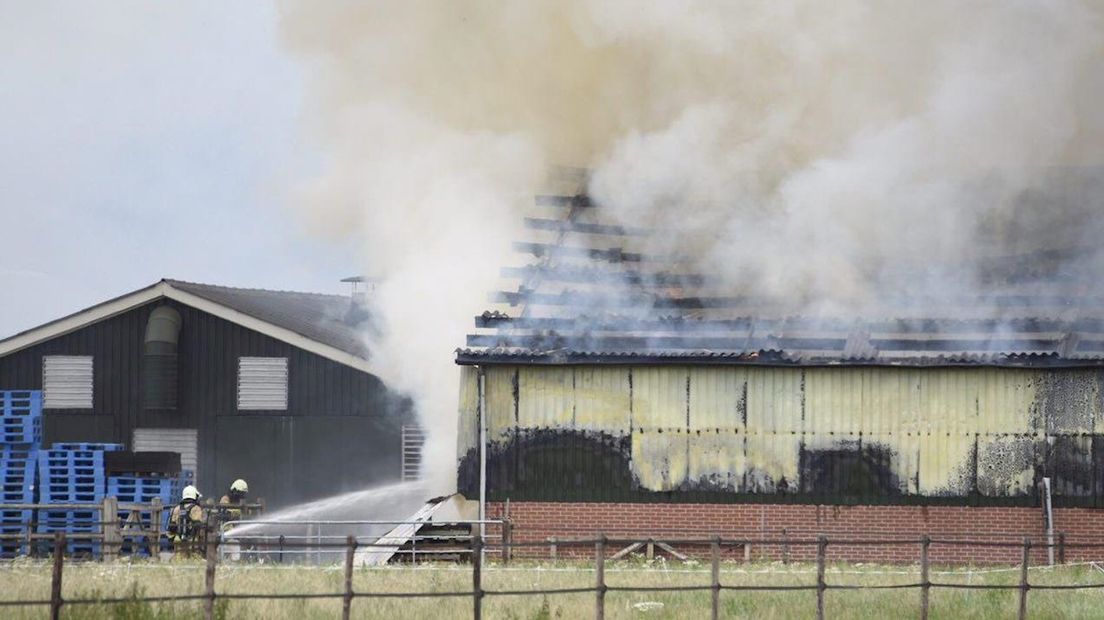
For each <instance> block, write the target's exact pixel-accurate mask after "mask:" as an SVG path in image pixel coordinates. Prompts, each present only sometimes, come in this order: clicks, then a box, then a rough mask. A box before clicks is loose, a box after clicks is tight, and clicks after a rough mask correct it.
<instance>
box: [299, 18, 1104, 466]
mask: <svg viewBox="0 0 1104 620" xmlns="http://www.w3.org/2000/svg"><path fill="white" fill-rule="evenodd" d="M1101 13H1102V7H1101V5H1100V3H1097V2H1077V1H1060V0H1056V1H1052V2H1026V1H1025V2H1017V1H1012V2H1007V1H1003V2H970V3H963V2H939V1H935V2H924V3H920V2H879V3H871V2H859V1H846V0H844V1H840V2H831V3H824V2H785V3H748V2H695V1H683V2H662V1H661V2H632V1H629V0H608V1H604V2H583V1H580V0H542V1H537V0H534V1H529V2H490V1H475V2H463V3H457V2H445V1H439V0H412V1H409V2H393V3H377V2H364V3H359V2H348V3H332V4H331V3H325V4H318V3H307V2H303V1H301V0H295V1H289V2H286V3H284V4H283V25H284V34H285V37H286V41H287V45H288V46H289V48H290V49H292V50H293V51H294V52H295V53H297V54H300V55H301V56H302V57H303V58H304V60H305V62H306V63H307V66H308V67H309V69H310V72H311V74H312V76H313V84H312V91H311V98H310V101H309V102H308V105H309V107H310V109H311V110H312V112H311V115H310V118H309V125H310V130H311V132H312V135H314V136H316V137H317V139H318V140H319V141H320V142H321V144H322V146H323V147H324V148H325V150H326V152H327V153H328V154H329V159H328V160H327V161H326V162H325V164H324V167H323V170H322V171H321V172H320V174H318V175H317V176H314V177H312V178H308V179H304V180H303V190H302V204H303V205H304V207H303V208H304V210H305V211H306V212H307V213H309V219H310V221H311V222H312V225H313V226H315V227H317V228H318V229H319V230H320V231H322V232H325V233H328V234H349V235H356V236H358V237H359V238H362V239H363V247H364V250H365V258H364V265H365V271H366V272H367V273H369V274H370V275H379V276H381V277H382V278H383V284H382V285H381V287H380V289H379V290H378V292H377V294H376V295H375V298H374V299H373V304H374V305H375V310H376V312H377V315H378V316H380V317H382V320H383V322H384V323H385V329H384V330H383V331H382V333H381V335H379V336H373V337H372V340H373V342H372V343H371V345H372V347H373V350H374V351H375V355H376V358H375V359H376V360H378V364H379V372H380V375H381V376H382V377H383V378H384V379H385V380H388V381H390V382H391V383H392V384H393V385H395V386H397V387H399V388H400V389H403V390H406V391H409V392H410V393H411V394H412V395H413V396H414V398H415V401H416V403H417V406H418V409H419V412H420V414H421V415H422V416H423V419H424V420H425V422H426V424H427V426H428V428H429V429H430V430H431V431H433V432H434V435H433V438H432V444H431V445H432V451H433V452H434V453H435V454H440V455H441V457H442V458H441V459H440V460H438V461H435V462H436V463H437V464H438V465H439V467H437V470H439V472H440V480H441V481H442V482H441V483H440V484H441V485H442V486H447V485H448V484H449V481H450V480H451V471H452V468H453V463H454V460H453V454H452V446H453V445H455V442H454V440H453V437H454V434H453V433H454V430H455V406H456V405H455V403H456V393H457V390H456V377H457V372H456V370H455V369H454V368H453V366H452V364H451V359H450V356H449V351H450V350H451V349H452V348H453V347H455V346H457V345H459V344H461V343H462V342H463V336H464V333H465V332H466V331H468V330H469V327H470V321H471V316H472V315H473V314H475V313H477V312H478V311H479V310H481V309H482V308H483V306H484V305H485V296H484V295H485V292H486V291H487V290H490V289H491V288H493V285H494V282H495V279H496V276H497V270H498V267H499V266H501V265H502V264H503V263H505V262H508V257H509V242H510V240H511V239H513V238H516V237H517V236H518V230H517V227H518V225H519V223H520V219H521V218H520V213H521V212H522V211H523V210H524V209H525V208H526V207H527V206H528V205H531V203H532V201H531V195H532V194H533V193H536V192H537V191H538V190H539V185H540V184H541V179H542V174H543V171H544V170H546V168H547V166H549V165H553V164H559V165H569V166H578V167H583V168H587V169H589V170H590V172H591V174H590V177H589V179H590V180H589V187H588V190H589V193H590V194H591V195H592V196H593V197H594V198H595V200H596V201H597V202H598V203H599V204H601V205H602V207H603V213H604V217H606V218H611V219H613V220H615V221H619V222H621V223H623V224H626V225H631V226H641V227H649V228H655V229H659V230H662V231H663V234H662V235H657V236H653V237H649V238H648V239H649V241H647V242H645V247H644V248H643V250H644V251H647V252H650V253H656V254H677V255H678V256H679V257H680V261H681V265H680V268H682V269H685V270H687V271H694V272H703V273H709V274H715V275H716V276H717V278H719V281H720V285H719V286H718V289H719V290H726V291H729V293H730V294H732V293H733V292H747V291H754V292H755V293H756V294H760V295H763V296H766V297H769V298H773V299H776V300H779V303H780V304H781V306H782V311H785V312H792V313H803V314H809V315H833V314H837V315H838V314H841V313H846V314H855V313H865V314H878V313H884V312H889V311H890V310H887V309H886V308H885V307H884V306H885V303H886V300H892V299H896V298H905V299H909V300H916V299H921V300H922V299H931V298H933V297H940V296H946V295H949V294H958V293H961V294H971V295H972V294H975V293H976V292H977V291H980V290H983V289H984V290H988V289H991V288H994V287H996V288H1000V287H1007V286H1011V285H1014V283H1013V284H1009V282H1010V281H1009V279H1008V278H1006V277H1004V276H1002V275H1001V274H1000V273H999V270H997V271H994V269H992V268H991V267H992V265H994V264H1000V261H999V260H998V258H999V257H1004V256H1007V255H1020V256H1024V257H1026V258H1025V259H1024V260H1026V261H1029V262H1030V261H1031V260H1032V258H1031V257H1032V256H1036V255H1037V254H1038V253H1039V252H1043V251H1047V250H1049V249H1053V248H1060V249H1062V250H1063V253H1061V254H1060V255H1058V258H1057V259H1056V260H1053V261H1051V263H1053V264H1052V265H1050V266H1049V267H1048V269H1049V272H1048V273H1049V274H1050V275H1054V274H1059V275H1061V274H1069V273H1082V274H1083V273H1090V274H1092V273H1099V269H1098V268H1099V266H1100V264H1101V261H1100V256H1099V253H1098V252H1097V251H1096V250H1095V247H1096V246H1097V245H1098V243H1097V241H1096V239H1097V238H1098V234H1099V233H1100V232H1101V227H1102V226H1101V220H1102V217H1101V215H1100V213H1101V195H1102V193H1101V191H1100V190H1101V188H1102V187H1104V184H1102V183H1101V181H1100V178H1101V175H1100V174H1099V173H1098V171H1097V169H1096V168H1095V166H1098V165H1100V164H1101V163H1102V162H1104V157H1102V155H1104V153H1102V151H1104V114H1101V113H1100V112H1099V109H1100V106H1099V102H1100V101H1101V100H1104V98H1102V95H1104V72H1101V71H1100V70H1099V59H1100V58H1101V57H1104V56H1102V53H1104V30H1102V24H1101V18H1102V15H1101ZM1086 248H1088V249H1086ZM994 261H996V262H994ZM994 290H995V289H994ZM910 303H911V302H910ZM913 309H914V310H915V311H917V312H922V311H924V308H917V307H915V306H914V307H913Z"/></svg>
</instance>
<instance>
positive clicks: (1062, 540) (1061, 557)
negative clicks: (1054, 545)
mask: <svg viewBox="0 0 1104 620" xmlns="http://www.w3.org/2000/svg"><path fill="white" fill-rule="evenodd" d="M1058 563H1059V564H1065V563H1066V533H1065V532H1058Z"/></svg>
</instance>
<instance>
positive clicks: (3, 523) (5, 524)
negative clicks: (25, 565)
mask: <svg viewBox="0 0 1104 620" xmlns="http://www.w3.org/2000/svg"><path fill="white" fill-rule="evenodd" d="M33 512H34V511H32V510H0V534H20V535H23V534H26V532H27V530H28V529H29V528H30V527H31V521H32V518H31V517H32V513H33ZM29 551H30V550H29V549H28V547H27V544H26V543H25V542H23V541H19V540H12V539H7V540H0V558H13V557H15V556H17V555H27V553H28V552H29Z"/></svg>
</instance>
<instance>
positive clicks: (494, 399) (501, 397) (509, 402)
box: [483, 366, 517, 441]
mask: <svg viewBox="0 0 1104 620" xmlns="http://www.w3.org/2000/svg"><path fill="white" fill-rule="evenodd" d="M484 374H485V378H484V385H485V389H486V394H484V396H483V398H484V400H485V401H486V403H487V440H488V441H499V440H501V439H504V438H507V437H509V436H510V434H511V433H512V432H513V430H514V378H515V376H516V374H517V370H515V369H514V368H509V367H506V366H491V367H489V368H487V369H485V370H484Z"/></svg>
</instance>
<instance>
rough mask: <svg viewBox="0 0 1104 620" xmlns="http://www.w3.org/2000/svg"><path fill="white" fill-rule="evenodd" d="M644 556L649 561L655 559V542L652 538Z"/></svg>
mask: <svg viewBox="0 0 1104 620" xmlns="http://www.w3.org/2000/svg"><path fill="white" fill-rule="evenodd" d="M645 549H646V550H645V552H644V555H645V556H646V557H647V558H648V559H649V560H651V559H654V558H655V541H654V540H652V539H651V538H649V539H648V546H647V547H646V548H645Z"/></svg>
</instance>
